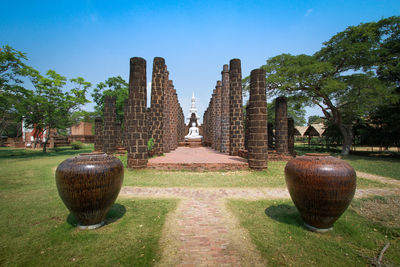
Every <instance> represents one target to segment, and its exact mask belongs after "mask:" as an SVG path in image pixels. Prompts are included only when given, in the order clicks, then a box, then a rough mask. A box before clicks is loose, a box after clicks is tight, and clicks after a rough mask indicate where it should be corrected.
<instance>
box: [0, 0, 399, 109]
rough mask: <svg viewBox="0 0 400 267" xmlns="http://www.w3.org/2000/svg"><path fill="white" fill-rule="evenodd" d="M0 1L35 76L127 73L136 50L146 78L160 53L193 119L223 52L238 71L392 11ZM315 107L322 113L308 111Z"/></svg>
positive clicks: (0, 25)
mask: <svg viewBox="0 0 400 267" xmlns="http://www.w3.org/2000/svg"><path fill="white" fill-rule="evenodd" d="M0 6H1V16H0V46H3V45H4V44H9V45H11V46H12V47H14V48H15V49H17V50H20V51H23V52H25V53H27V56H28V58H29V65H31V66H33V67H34V68H36V69H38V70H39V71H40V72H42V73H43V74H45V72H46V71H47V70H49V69H54V70H55V71H57V72H58V73H60V74H62V75H64V76H67V77H68V78H74V77H78V76H82V77H84V78H85V79H86V80H88V81H90V82H91V83H92V84H94V85H95V84H97V83H99V82H101V81H104V80H106V79H107V78H108V77H111V76H117V75H120V76H122V77H123V78H124V79H125V80H128V75H129V58H130V57H134V56H139V57H143V58H145V59H146V60H147V80H148V82H151V68H152V61H153V58H154V57H156V56H161V57H164V58H165V60H166V64H167V65H168V69H169V72H170V78H171V79H172V80H173V81H174V85H175V88H176V89H177V92H178V96H179V100H180V103H181V106H182V108H183V110H184V112H188V110H189V108H190V98H191V94H192V91H194V92H195V95H196V97H197V99H198V100H197V104H198V108H199V114H200V116H202V114H203V112H204V110H205V108H206V107H207V105H208V102H209V99H210V96H211V93H212V90H213V89H214V88H215V84H216V81H217V80H219V79H221V70H222V65H223V64H227V63H229V60H230V59H232V58H240V59H241V61H242V71H243V77H245V76H247V75H249V73H250V71H251V70H252V69H255V68H258V67H260V66H261V65H263V64H265V61H266V59H268V58H269V57H273V56H276V55H278V54H281V53H291V54H301V53H304V54H312V53H314V52H315V51H317V50H319V49H320V48H321V44H322V42H324V41H327V40H328V39H329V38H330V37H331V36H333V35H334V34H336V33H337V32H340V31H343V30H344V29H345V28H346V27H347V26H350V25H357V24H359V23H361V22H369V21H377V20H379V19H381V18H383V17H389V16H394V15H400V1H399V0H376V1H369V0H364V1H350V0H347V1H342V0H337V1H321V0H320V1H295V0H293V1H289V0H284V1H233V0H231V1H132V0H131V1H117V0H115V1H89V0H86V1H84V0H82V1H72V0H70V1H5V0H2V1H1V5H0ZM149 91H150V88H148V92H149ZM92 106H93V104H91V105H88V106H87V107H86V108H87V109H91V108H92ZM314 114H318V115H319V114H321V113H320V112H319V110H318V109H317V108H310V109H307V115H314Z"/></svg>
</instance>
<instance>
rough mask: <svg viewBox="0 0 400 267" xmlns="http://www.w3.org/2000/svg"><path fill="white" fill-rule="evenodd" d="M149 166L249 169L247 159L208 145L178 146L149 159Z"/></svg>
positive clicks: (197, 168)
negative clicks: (160, 155) (195, 146)
mask: <svg viewBox="0 0 400 267" xmlns="http://www.w3.org/2000/svg"><path fill="white" fill-rule="evenodd" d="M147 167H148V168H150V169H160V170H196V171H216V170H242V169H247V168H248V164H247V160H246V159H244V158H241V157H238V156H230V155H227V154H224V153H221V152H217V151H215V150H213V149H211V148H208V147H198V148H190V147H178V148H177V149H176V150H174V151H172V152H170V153H167V154H165V156H162V157H157V158H152V159H150V160H149V162H148V165H147Z"/></svg>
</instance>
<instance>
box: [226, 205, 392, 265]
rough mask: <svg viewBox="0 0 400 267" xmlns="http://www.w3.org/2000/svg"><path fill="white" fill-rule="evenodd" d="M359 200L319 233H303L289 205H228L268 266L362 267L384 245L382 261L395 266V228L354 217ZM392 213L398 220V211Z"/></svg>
mask: <svg viewBox="0 0 400 267" xmlns="http://www.w3.org/2000/svg"><path fill="white" fill-rule="evenodd" d="M363 201H366V200H354V201H353V203H355V204H354V207H351V208H349V209H348V210H347V211H346V212H345V213H344V214H343V215H342V217H341V218H340V219H339V220H338V221H337V222H336V223H335V225H334V230H333V231H331V232H328V233H324V234H317V233H313V232H310V231H308V230H306V229H305V228H304V227H303V226H302V225H303V223H302V220H301V218H300V215H299V213H298V212H297V209H296V208H295V207H294V205H293V204H292V202H291V201H286V200H285V201H283V200H282V201H277V200H273V201H272V200H268V201H267V200H264V201H243V200H231V201H228V207H229V209H230V210H231V211H232V212H233V213H234V214H235V215H236V216H237V217H238V218H239V221H240V224H241V226H243V227H244V228H246V229H247V230H248V231H249V234H250V236H251V239H252V242H253V243H254V244H255V245H256V247H257V249H258V250H259V251H260V252H261V255H262V256H263V257H264V258H265V259H266V260H267V262H268V265H271V266H366V265H369V264H371V263H372V260H373V259H374V258H375V257H377V255H378V254H379V252H380V251H381V249H382V248H383V247H384V246H385V244H386V242H390V247H389V249H388V250H387V251H386V253H385V254H384V263H389V264H391V265H395V266H398V265H399V264H400V253H399V251H400V239H399V237H400V224H399V223H398V224H397V225H395V226H392V227H388V226H384V225H382V224H381V223H379V222H377V221H373V220H371V219H370V218H366V217H364V216H362V215H360V214H359V213H357V212H356V208H355V207H357V205H358V206H360V205H362V202H363ZM397 201H400V198H399V197H397ZM396 212H397V216H398V214H399V212H400V209H399V208H397V210H396ZM380 216H382V215H380ZM397 221H398V220H397Z"/></svg>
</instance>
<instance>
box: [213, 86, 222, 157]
mask: <svg viewBox="0 0 400 267" xmlns="http://www.w3.org/2000/svg"><path fill="white" fill-rule="evenodd" d="M221 87H222V83H221V81H217V85H216V86H215V101H214V117H215V122H214V126H215V128H214V143H215V144H214V149H215V150H217V151H221V93H222V88H221Z"/></svg>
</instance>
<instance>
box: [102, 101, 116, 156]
mask: <svg viewBox="0 0 400 267" xmlns="http://www.w3.org/2000/svg"><path fill="white" fill-rule="evenodd" d="M115 101H116V98H115V97H114V96H105V97H104V125H103V151H104V152H105V153H107V154H112V153H114V152H115V151H116V148H117V147H116V145H117V135H116V131H115V123H116V120H117V113H116V106H115Z"/></svg>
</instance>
